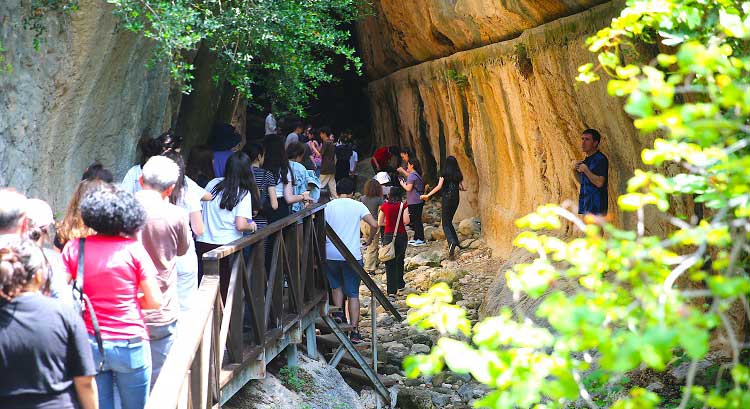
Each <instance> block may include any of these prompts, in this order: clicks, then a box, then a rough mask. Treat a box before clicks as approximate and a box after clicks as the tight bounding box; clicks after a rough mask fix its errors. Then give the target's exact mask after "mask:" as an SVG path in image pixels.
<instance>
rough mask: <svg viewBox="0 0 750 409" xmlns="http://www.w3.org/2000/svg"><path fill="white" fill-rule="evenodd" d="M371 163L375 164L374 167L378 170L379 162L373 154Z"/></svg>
mask: <svg viewBox="0 0 750 409" xmlns="http://www.w3.org/2000/svg"><path fill="white" fill-rule="evenodd" d="M372 163H373V165H375V169H377V170H380V163H379V162H378V160H377V159H375V157H374V156H373V157H372Z"/></svg>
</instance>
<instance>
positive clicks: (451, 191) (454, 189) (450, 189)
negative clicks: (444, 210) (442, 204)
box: [441, 177, 461, 201]
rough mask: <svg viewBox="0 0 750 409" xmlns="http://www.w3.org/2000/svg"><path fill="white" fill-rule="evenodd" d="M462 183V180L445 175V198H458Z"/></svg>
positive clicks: (443, 189)
mask: <svg viewBox="0 0 750 409" xmlns="http://www.w3.org/2000/svg"><path fill="white" fill-rule="evenodd" d="M460 184H461V182H459V181H456V180H452V179H448V178H446V177H444V178H443V188H442V189H441V190H442V191H443V200H446V201H447V200H458V197H459V196H458V191H459V185H460Z"/></svg>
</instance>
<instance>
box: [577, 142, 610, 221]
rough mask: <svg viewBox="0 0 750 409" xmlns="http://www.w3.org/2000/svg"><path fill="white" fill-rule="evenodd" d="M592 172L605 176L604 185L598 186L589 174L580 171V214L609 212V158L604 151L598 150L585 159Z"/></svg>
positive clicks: (584, 161)
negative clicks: (590, 178)
mask: <svg viewBox="0 0 750 409" xmlns="http://www.w3.org/2000/svg"><path fill="white" fill-rule="evenodd" d="M583 163H584V164H586V166H588V168H589V170H591V173H593V174H595V175H597V176H604V186H602V187H600V188H599V187H596V185H594V184H593V183H592V182H591V180H589V178H588V176H586V174H584V173H580V177H581V191H580V195H579V196H578V213H580V214H597V215H605V214H607V201H608V197H607V184H608V182H609V174H608V172H609V160H608V159H607V157H606V156H604V154H603V153H601V152H599V151H596V152H595V153H594V154H593V155H590V156H588V157H587V158H586V159H584V160H583Z"/></svg>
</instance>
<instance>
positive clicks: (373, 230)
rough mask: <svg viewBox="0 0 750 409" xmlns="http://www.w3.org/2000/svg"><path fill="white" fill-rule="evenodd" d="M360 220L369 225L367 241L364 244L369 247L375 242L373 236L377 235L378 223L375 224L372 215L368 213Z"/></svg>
mask: <svg viewBox="0 0 750 409" xmlns="http://www.w3.org/2000/svg"><path fill="white" fill-rule="evenodd" d="M381 214H382V213H381ZM378 217H379V215H378ZM362 220H364V221H365V223H367V224H369V225H370V235H369V237H367V241H366V242H365V246H369V245H370V244H371V243H372V241H373V240H375V235H376V234H377V233H378V222H376V221H375V218H374V217H372V215H371V214H369V213H368V214H367V215H365V217H363V218H362Z"/></svg>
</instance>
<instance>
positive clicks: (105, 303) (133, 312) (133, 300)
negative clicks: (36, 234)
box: [62, 235, 156, 340]
mask: <svg viewBox="0 0 750 409" xmlns="http://www.w3.org/2000/svg"><path fill="white" fill-rule="evenodd" d="M79 243H80V242H79V241H78V240H70V241H69V242H68V243H67V244H66V245H65V248H64V249H63V252H62V258H63V262H64V263H65V267H66V268H67V269H68V273H69V274H70V275H71V277H73V280H75V278H76V275H77V273H78V248H79ZM85 246H86V250H85V253H84V270H83V292H84V293H85V294H86V295H87V296H88V297H89V299H90V300H91V304H92V306H93V307H94V311H95V312H96V318H97V319H98V320H99V329H100V331H101V334H102V338H104V339H111V340H123V339H130V338H133V337H142V338H143V339H148V332H147V331H146V324H145V323H144V321H143V313H142V312H141V307H140V304H139V303H138V289H139V287H140V284H141V281H143V280H145V279H147V278H149V277H154V276H156V267H154V263H153V262H152V261H151V257H149V255H148V253H147V252H146V249H144V248H143V246H142V245H141V243H139V242H138V241H137V240H135V239H131V238H126V237H119V236H102V235H94V236H89V237H87V238H86V244H85ZM83 317H84V321H85V322H86V329H87V330H88V332H89V334H91V335H93V334H94V327H93V326H92V325H91V317H90V316H89V314H87V313H84V314H83Z"/></svg>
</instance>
